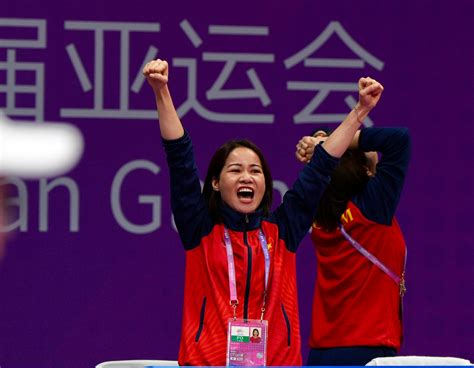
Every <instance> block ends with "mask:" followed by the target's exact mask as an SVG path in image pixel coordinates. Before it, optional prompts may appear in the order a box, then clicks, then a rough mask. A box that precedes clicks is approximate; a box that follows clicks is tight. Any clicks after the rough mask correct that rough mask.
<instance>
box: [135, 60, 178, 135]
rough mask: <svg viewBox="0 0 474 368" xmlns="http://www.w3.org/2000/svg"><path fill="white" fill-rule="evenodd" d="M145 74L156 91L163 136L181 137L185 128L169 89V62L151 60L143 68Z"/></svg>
mask: <svg viewBox="0 0 474 368" xmlns="http://www.w3.org/2000/svg"><path fill="white" fill-rule="evenodd" d="M143 75H144V76H145V77H146V79H147V80H148V83H149V84H150V86H151V88H153V91H154V92H155V100H156V108H157V110H158V119H159V121H160V132H161V136H162V137H163V138H164V139H166V140H174V139H178V138H181V137H182V136H183V135H184V129H183V125H182V124H181V121H180V120H179V117H178V114H177V113H176V109H175V107H174V105H173V100H172V99H171V94H170V91H169V89H168V63H167V62H166V61H165V60H160V59H157V60H153V61H150V62H149V63H147V64H146V65H145V67H144V68H143Z"/></svg>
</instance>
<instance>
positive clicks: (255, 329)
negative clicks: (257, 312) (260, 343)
mask: <svg viewBox="0 0 474 368" xmlns="http://www.w3.org/2000/svg"><path fill="white" fill-rule="evenodd" d="M255 331H257V334H259V335H260V332H258V329H257V328H254V329H253V331H252V335H253V333H254V332H255Z"/></svg>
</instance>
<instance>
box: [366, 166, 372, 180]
mask: <svg viewBox="0 0 474 368" xmlns="http://www.w3.org/2000/svg"><path fill="white" fill-rule="evenodd" d="M364 169H365V173H366V175H367V176H368V177H369V178H373V177H374V176H375V173H374V172H373V171H372V170H371V169H370V168H369V167H368V166H364Z"/></svg>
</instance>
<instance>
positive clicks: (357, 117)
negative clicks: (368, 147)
mask: <svg viewBox="0 0 474 368" xmlns="http://www.w3.org/2000/svg"><path fill="white" fill-rule="evenodd" d="M369 111H370V108H366V107H363V106H360V105H359V104H358V105H357V106H356V107H355V108H354V109H352V110H351V112H350V113H349V114H348V115H347V116H346V118H345V119H344V121H343V122H342V123H341V124H340V125H339V126H338V127H337V128H336V130H335V131H334V132H333V133H332V134H331V135H330V136H329V137H328V139H326V141H324V143H323V148H324V149H325V150H326V152H327V153H329V154H330V155H331V156H333V157H338V158H339V157H341V156H342V155H343V154H344V152H345V151H346V150H347V148H356V147H357V145H358V141H359V134H360V131H359V128H360V126H361V125H362V121H363V120H364V118H365V117H367V115H368V113H369Z"/></svg>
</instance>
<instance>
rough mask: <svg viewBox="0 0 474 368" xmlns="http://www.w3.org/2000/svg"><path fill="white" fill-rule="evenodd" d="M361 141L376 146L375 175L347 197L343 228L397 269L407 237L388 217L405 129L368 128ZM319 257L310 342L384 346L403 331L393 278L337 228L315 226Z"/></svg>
mask: <svg viewBox="0 0 474 368" xmlns="http://www.w3.org/2000/svg"><path fill="white" fill-rule="evenodd" d="M359 147H360V148H361V149H362V150H364V151H366V152H368V151H378V152H381V153H382V160H381V161H380V162H379V163H378V165H377V169H376V175H375V177H373V178H371V179H370V180H369V182H368V184H367V186H366V188H365V189H364V191H363V192H361V193H359V194H358V195H356V196H355V197H354V198H352V200H351V201H350V202H349V203H348V206H347V208H346V211H345V212H344V213H343V214H342V216H341V223H342V225H343V226H344V229H345V230H346V231H347V232H348V233H349V235H350V236H351V237H352V238H353V239H355V240H356V241H357V242H359V243H360V244H361V245H362V246H363V247H364V248H365V249H367V250H368V251H369V252H370V253H372V254H373V255H375V256H376V257H377V258H378V259H379V260H380V261H381V262H382V263H383V264H384V265H385V266H387V267H388V268H389V269H391V270H392V271H394V272H395V273H396V274H397V275H401V273H402V271H403V270H404V262H405V252H406V246H405V240H404V238H403V235H402V232H401V230H400V227H399V225H398V223H397V220H396V219H395V218H394V214H395V210H396V207H397V205H398V202H399V198H400V193H401V191H402V188H403V183H404V179H405V176H406V172H407V168H408V162H409V157H410V137H409V135H408V130H407V129H401V128H400V129H399V128H368V129H364V130H362V131H361V135H360V139H359ZM311 238H312V240H313V243H314V246H315V249H316V255H317V261H318V269H317V280H316V290H315V294H314V301H313V315H312V329H311V338H310V346H311V347H312V348H333V347H354V346H384V347H390V348H394V349H397V350H398V349H399V348H400V344H401V339H402V321H401V316H400V303H401V300H400V296H399V288H398V286H397V284H396V283H395V282H394V281H393V280H392V279H391V278H390V277H389V276H388V275H387V274H385V273H384V272H383V271H381V270H380V269H379V268H378V267H377V266H375V265H374V264H373V263H371V262H370V261H369V260H368V259H367V258H365V257H364V256H363V255H362V254H361V253H359V252H358V251H357V250H356V249H355V248H354V247H353V246H352V245H351V244H350V243H349V242H348V241H347V240H346V239H345V238H344V237H343V235H342V234H341V232H340V230H339V229H337V230H335V231H332V232H326V231H323V230H322V229H320V228H318V227H317V226H313V229H312V233H311Z"/></svg>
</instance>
